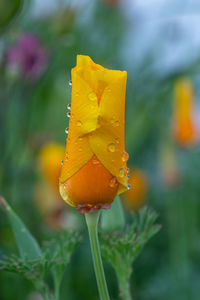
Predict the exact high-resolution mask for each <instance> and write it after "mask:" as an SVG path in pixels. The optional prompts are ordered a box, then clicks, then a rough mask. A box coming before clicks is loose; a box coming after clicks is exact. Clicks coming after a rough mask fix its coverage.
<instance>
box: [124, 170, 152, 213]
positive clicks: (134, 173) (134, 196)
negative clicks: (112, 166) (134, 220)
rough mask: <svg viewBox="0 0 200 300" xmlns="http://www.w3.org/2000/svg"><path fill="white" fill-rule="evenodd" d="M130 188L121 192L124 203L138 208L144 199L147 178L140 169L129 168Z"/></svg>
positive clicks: (143, 202)
mask: <svg viewBox="0 0 200 300" xmlns="http://www.w3.org/2000/svg"><path fill="white" fill-rule="evenodd" d="M129 184H130V189H129V190H128V191H127V192H125V193H124V194H123V200H124V204H125V205H126V206H127V207H128V208H130V209H132V210H134V211H137V210H139V209H140V208H141V207H142V206H143V205H144V204H145V200H146V194H147V190H148V179H147V176H146V175H145V174H144V172H143V171H142V170H140V169H131V171H130V178H129Z"/></svg>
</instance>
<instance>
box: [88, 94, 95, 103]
mask: <svg viewBox="0 0 200 300" xmlns="http://www.w3.org/2000/svg"><path fill="white" fill-rule="evenodd" d="M88 98H89V99H90V100H91V101H97V95H96V94H95V93H94V92H92V93H90V94H89V95H88Z"/></svg>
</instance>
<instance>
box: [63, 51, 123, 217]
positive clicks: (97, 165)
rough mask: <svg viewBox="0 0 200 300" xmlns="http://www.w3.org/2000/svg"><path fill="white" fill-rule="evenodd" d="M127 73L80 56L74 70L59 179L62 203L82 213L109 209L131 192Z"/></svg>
mask: <svg viewBox="0 0 200 300" xmlns="http://www.w3.org/2000/svg"><path fill="white" fill-rule="evenodd" d="M126 78H127V74H126V72H125V71H114V70H108V69H105V68H104V67H102V66H100V65H97V64H95V63H94V62H93V61H92V60H91V59H90V57H88V56H83V55H78V56H77V65H76V67H75V68H73V69H72V95H71V114H70V121H69V129H68V137H67V146H66V150H65V157H64V161H63V166H62V170H61V176H60V193H61V196H62V198H63V199H64V200H65V201H66V202H67V203H68V204H70V205H72V206H75V207H76V208H77V209H78V210H79V211H80V212H89V211H95V210H98V209H101V208H108V207H110V205H111V203H112V201H113V200H114V198H115V196H116V195H117V194H118V193H121V192H123V191H125V190H126V189H127V166H126V161H127V159H128V154H126V152H125V149H124V110H125V91H126Z"/></svg>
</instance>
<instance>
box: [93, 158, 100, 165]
mask: <svg viewBox="0 0 200 300" xmlns="http://www.w3.org/2000/svg"><path fill="white" fill-rule="evenodd" d="M92 163H93V164H94V165H99V164H100V161H99V160H98V159H97V158H95V157H94V158H93V159H92Z"/></svg>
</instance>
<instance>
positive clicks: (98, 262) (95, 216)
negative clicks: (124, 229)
mask: <svg viewBox="0 0 200 300" xmlns="http://www.w3.org/2000/svg"><path fill="white" fill-rule="evenodd" d="M99 215H100V212H99V211H98V212H92V213H86V214H85V219H86V223H87V227H88V232H89V237H90V246H91V250H92V257H93V264H94V270H95V275H96V280H97V285H98V290H99V295H100V299H101V300H110V297H109V294H108V289H107V284H106V279H105V274H104V269H103V263H102V259H101V252H100V247H99V240H98V230H97V227H98V221H99Z"/></svg>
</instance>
